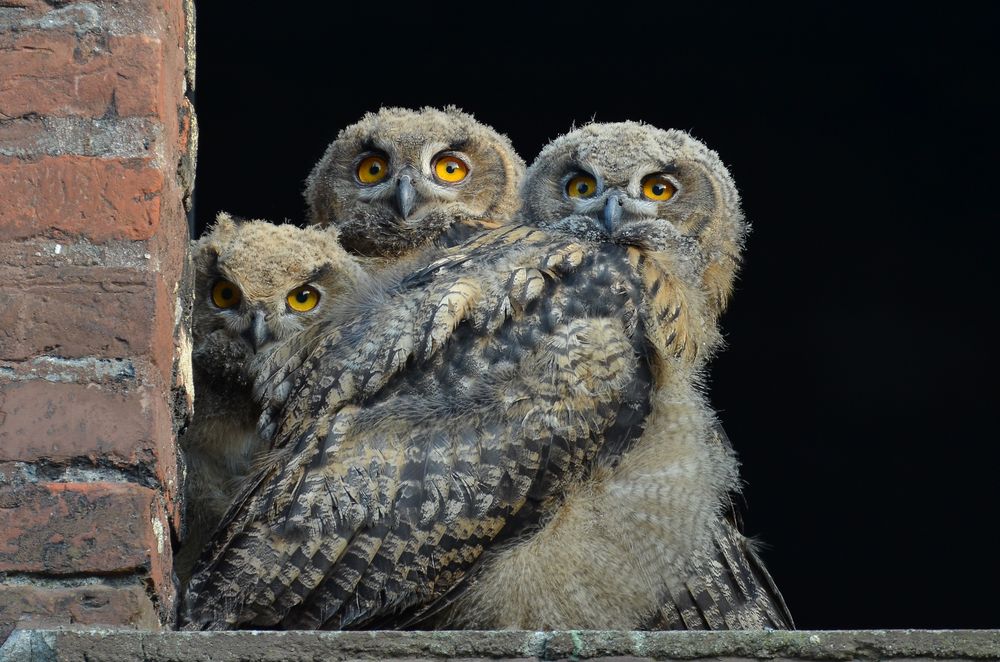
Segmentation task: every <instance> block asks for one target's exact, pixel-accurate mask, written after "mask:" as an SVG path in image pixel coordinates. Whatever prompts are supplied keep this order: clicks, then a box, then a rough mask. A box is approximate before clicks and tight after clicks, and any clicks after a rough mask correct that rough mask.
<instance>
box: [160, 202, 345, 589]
mask: <svg viewBox="0 0 1000 662" xmlns="http://www.w3.org/2000/svg"><path fill="white" fill-rule="evenodd" d="M192 252H193V255H194V263H195V269H196V276H195V279H196V282H195V305H194V315H193V336H194V352H193V356H192V359H193V361H192V362H193V367H194V377H195V413H194V419H193V420H192V422H191V425H190V427H189V428H188V429H187V431H186V432H185V434H184V436H182V437H181V440H180V443H181V448H182V450H183V451H184V454H185V458H186V460H187V479H186V482H185V492H186V503H187V527H188V532H187V537H186V539H185V543H184V546H183V548H182V549H181V550H180V553H179V554H178V556H177V557H176V559H175V563H174V566H175V569H176V571H177V575H178V577H179V578H180V579H181V581H182V582H186V581H187V579H188V577H189V576H190V573H191V567H192V566H193V565H194V562H195V559H196V558H197V555H198V552H199V551H200V550H201V547H202V546H203V545H204V543H205V542H207V540H208V538H209V536H210V535H211V533H212V531H213V530H214V529H215V526H216V524H218V522H219V520H220V519H221V517H222V514H223V513H224V512H225V511H226V508H228V507H229V505H230V503H232V500H233V496H234V493H235V490H236V486H237V485H238V482H239V480H240V479H241V478H243V477H244V476H245V475H246V474H247V472H248V471H249V468H250V465H251V461H252V459H253V457H254V456H255V455H256V454H257V453H259V452H260V451H262V450H264V449H265V445H264V444H263V443H262V442H261V440H260V438H259V437H258V435H257V430H256V426H257V418H258V417H259V416H260V408H259V407H258V406H257V405H256V404H254V402H253V397H252V393H251V385H252V382H253V376H252V374H250V371H249V367H250V360H251V359H252V358H253V357H254V356H255V355H257V354H259V353H261V352H265V351H267V350H268V349H269V348H271V347H273V346H274V344H275V343H277V342H279V341H281V340H284V339H286V338H288V337H290V336H291V335H292V334H294V333H296V332H298V331H301V330H302V329H305V328H307V327H309V326H310V325H312V324H315V323H316V322H317V321H319V320H320V319H321V317H322V315H324V314H325V313H326V312H327V311H328V310H329V309H330V308H331V306H332V305H333V304H334V302H335V301H336V300H337V298H338V297H339V296H341V295H342V294H343V293H344V292H345V291H347V290H349V289H353V288H355V287H357V286H358V285H359V283H360V282H361V281H362V279H363V278H364V274H363V272H362V270H361V268H360V267H359V266H358V264H357V262H356V260H355V259H354V258H352V257H351V256H349V255H348V254H347V253H346V252H345V251H344V249H343V248H342V247H341V246H340V244H338V243H337V235H336V231H335V230H320V229H317V228H308V229H304V230H303V229H300V228H297V227H295V226H293V225H273V224H271V223H268V222H266V221H237V220H234V219H233V218H231V217H230V216H229V215H228V214H226V213H220V214H219V215H218V218H217V219H216V223H215V225H214V226H213V227H212V228H211V229H210V231H209V232H207V233H206V234H205V235H204V236H202V238H201V239H200V240H198V241H197V242H192Z"/></svg>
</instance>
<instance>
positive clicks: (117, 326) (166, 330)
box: [0, 266, 176, 383]
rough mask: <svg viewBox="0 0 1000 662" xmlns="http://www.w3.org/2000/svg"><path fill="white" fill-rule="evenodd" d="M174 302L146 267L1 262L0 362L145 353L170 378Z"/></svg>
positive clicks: (169, 292)
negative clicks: (19, 265)
mask: <svg viewBox="0 0 1000 662" xmlns="http://www.w3.org/2000/svg"><path fill="white" fill-rule="evenodd" d="M175 299H176V296H175V295H174V293H173V292H171V291H170V290H168V288H167V286H166V285H165V284H164V283H163V281H162V278H161V277H160V275H159V274H157V273H152V272H149V271H140V270H136V269H127V268H101V267H76V266H62V267H55V266H51V267H33V268H26V269H22V270H16V269H13V268H10V267H2V266H0V359H8V360H24V359H28V358H31V357H32V356H36V355H41V354H47V355H54V356H60V357H63V358H78V357H84V356H98V357H143V356H148V357H150V358H151V361H152V364H153V365H154V366H156V367H157V368H158V369H159V370H160V374H161V375H162V376H163V380H164V382H165V383H170V380H171V376H172V375H171V370H172V367H173V354H174V347H173V331H174V319H173V313H174V310H173V309H174V307H175Z"/></svg>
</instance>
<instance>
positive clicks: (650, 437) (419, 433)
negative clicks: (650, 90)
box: [184, 124, 745, 629]
mask: <svg viewBox="0 0 1000 662" xmlns="http://www.w3.org/2000/svg"><path fill="white" fill-rule="evenodd" d="M581 131H582V132H583V133H582V134H581V133H571V134H569V135H568V136H566V137H565V138H564V139H562V140H561V141H557V142H556V143H554V146H553V148H551V149H549V150H547V151H546V152H545V153H544V154H543V155H542V156H541V157H540V158H539V160H538V161H537V162H536V166H535V167H534V168H533V173H534V175H533V178H529V180H528V182H527V189H526V192H527V195H528V198H527V200H528V204H527V207H526V208H527V212H528V215H529V217H530V218H531V220H532V221H533V225H511V226H507V227H501V228H498V229H496V230H493V231H491V232H488V233H485V234H480V235H478V236H475V237H473V238H471V239H469V240H468V241H467V242H465V243H464V244H462V245H459V246H457V247H455V248H453V249H450V250H447V251H444V252H443V253H442V254H441V256H440V257H439V258H438V259H436V260H435V261H434V262H432V263H430V264H428V265H426V267H425V268H422V269H420V270H418V271H416V272H415V273H412V274H410V275H408V276H406V277H403V278H401V279H399V280H398V281H396V282H394V283H392V284H391V285H389V286H387V287H386V289H385V290H384V291H383V292H381V293H379V295H378V296H375V297H372V298H370V299H369V300H368V301H367V306H366V314H365V315H364V316H353V317H351V316H342V317H338V316H336V315H335V316H333V317H331V318H329V319H328V320H326V321H324V322H322V323H321V324H318V325H316V326H314V327H312V328H311V329H309V330H307V331H306V332H304V333H302V334H300V335H299V336H297V337H296V338H294V339H292V340H291V341H290V342H288V343H286V344H284V345H283V346H282V347H280V348H278V349H276V350H275V352H273V353H272V354H271V355H269V356H268V357H267V359H266V361H265V362H264V366H263V368H262V370H261V372H260V374H259V377H258V387H259V389H260V395H261V399H262V400H261V401H262V403H264V404H265V405H266V411H265V413H264V415H263V416H262V419H261V422H262V425H261V431H262V434H264V435H265V436H266V437H267V438H268V439H272V440H273V441H272V445H273V448H274V449H275V452H274V453H273V454H272V455H271V456H270V457H269V462H268V463H266V464H262V465H261V466H260V468H259V470H258V471H257V472H256V473H255V474H254V475H253V477H252V478H251V479H250V480H249V481H248V482H247V489H246V491H245V492H243V493H242V494H241V496H240V498H239V499H238V501H237V502H236V503H235V504H234V507H233V508H232V509H231V510H230V511H229V513H228V514H227V516H226V519H225V521H224V522H223V524H222V526H221V527H220V529H219V530H218V532H217V535H216V537H215V539H214V540H213V541H212V543H211V544H210V545H209V547H208V549H207V550H206V553H205V555H204V556H203V557H202V559H201V561H200V563H199V567H198V569H197V571H196V574H195V576H194V578H193V579H192V583H191V590H190V591H189V592H188V595H187V601H186V610H185V614H184V617H185V618H186V619H187V621H188V625H187V626H186V627H188V628H190V629H225V628H235V627H282V628H356V627H396V626H409V625H422V624H425V623H428V622H429V620H430V619H434V618H436V617H437V616H440V615H442V614H445V615H448V614H447V612H448V610H449V609H454V608H460V607H461V606H462V605H463V596H465V595H466V594H467V593H468V592H470V591H473V592H476V594H477V595H478V596H479V598H478V599H477V598H476V597H475V595H473V596H472V597H471V598H470V601H469V602H468V603H466V604H468V605H470V606H471V607H475V608H483V609H484V613H485V616H484V618H486V619H489V618H492V617H493V616H495V614H496V610H495V609H494V608H493V607H494V606H495V605H496V604H497V601H495V600H493V599H492V598H491V597H490V596H489V595H487V593H488V591H484V590H483V587H485V586H492V587H495V586H496V581H492V580H491V579H490V577H493V578H496V577H497V576H502V577H505V578H506V579H507V580H509V581H513V582H514V583H520V584H524V583H525V582H526V581H531V580H532V579H533V576H532V575H528V574H525V575H519V574H518V573H517V572H516V571H515V572H513V573H511V574H506V575H497V574H496V573H497V572H498V569H500V568H510V567H512V566H511V565H509V564H507V563H506V562H505V559H506V558H507V557H505V555H504V552H505V550H511V549H514V550H522V549H524V548H525V546H526V545H530V544H531V543H532V541H533V540H536V539H539V538H538V537H539V535H541V534H542V532H546V531H548V532H551V530H552V529H553V528H559V527H558V526H555V527H553V526H552V525H553V523H555V522H557V521H558V520H559V518H560V517H561V516H566V513H567V510H566V506H567V504H570V507H571V510H572V504H574V503H579V504H580V506H581V510H583V511H591V512H597V515H598V516H597V518H596V521H598V522H606V521H607V519H606V516H607V515H608V514H610V513H611V512H612V510H611V509H609V510H608V512H607V513H605V512H604V511H603V509H598V508H597V507H596V505H594V504H598V503H609V504H611V506H610V507H609V508H613V513H614V515H615V516H617V517H621V518H622V519H623V522H628V523H635V525H634V526H631V527H630V526H617V527H616V528H614V529H613V530H614V532H615V533H616V535H621V536H622V540H621V541H619V542H618V544H616V545H613V546H603V545H600V544H598V545H595V546H593V547H592V549H594V550H595V551H596V550H598V549H602V550H604V552H605V553H604V554H602V555H601V556H600V557H599V558H595V559H592V560H590V562H589V566H588V569H587V571H586V572H587V575H586V576H589V577H591V578H593V577H592V573H594V572H595V571H596V570H597V569H598V568H601V569H602V570H603V572H604V573H605V574H606V575H608V576H611V577H613V576H614V575H615V574H616V573H618V572H620V571H622V570H621V569H622V568H627V571H628V572H632V571H633V570H635V571H636V572H637V573H638V574H637V579H636V580H635V581H634V582H632V586H630V588H629V591H628V594H627V597H626V600H625V601H624V602H626V603H627V604H624V605H623V604H621V603H620V602H619V603H618V604H616V605H614V607H615V608H614V609H609V611H608V612H607V615H606V617H605V618H604V620H600V618H599V616H600V615H595V613H594V612H595V611H596V610H595V609H588V610H579V609H577V607H578V606H579V605H580V603H581V602H585V601H586V600H587V599H588V594H589V595H591V596H593V598H594V600H595V604H599V605H602V606H603V605H606V604H608V603H609V600H608V599H607V598H608V597H609V596H607V595H602V594H601V592H602V591H603V592H605V593H606V592H607V591H608V590H609V583H608V582H602V583H600V584H594V582H592V581H577V580H576V579H575V578H574V577H573V576H572V573H569V576H567V573H566V570H567V568H565V567H564V568H561V569H560V570H561V571H562V574H561V575H559V576H560V577H565V582H567V583H566V584H565V586H563V587H562V588H563V589H564V590H562V592H561V595H563V596H566V595H567V594H573V593H577V594H579V595H570V596H569V597H570V598H571V599H570V601H569V602H568V605H569V608H568V609H559V607H558V605H554V606H553V607H552V609H553V611H552V612H551V613H546V614H545V615H544V618H545V619H546V620H544V621H543V620H541V619H539V620H538V621H537V622H538V623H539V626H542V627H546V626H547V627H578V626H584V624H586V626H591V625H599V626H600V625H607V626H611V625H617V624H619V623H629V624H631V625H633V626H635V625H637V624H638V623H639V622H640V621H642V620H649V619H652V618H654V617H655V615H656V611H657V609H658V607H659V605H660V604H661V601H662V600H663V599H665V598H666V597H667V595H668V590H669V589H671V588H673V587H675V586H679V585H683V584H684V582H685V580H686V579H687V578H688V577H689V576H690V573H691V572H692V571H696V570H697V564H696V563H695V562H694V559H697V558H700V557H701V556H705V557H708V556H710V555H711V553H712V550H713V546H714V544H715V542H714V530H715V527H716V526H717V525H719V522H720V521H723V519H724V518H723V513H724V508H725V504H726V498H727V495H728V493H729V491H731V490H733V489H735V485H736V482H735V481H736V469H735V460H734V459H733V457H732V454H731V453H729V452H728V450H727V449H726V448H725V447H724V445H722V444H718V443H715V441H714V439H713V438H712V437H711V434H710V431H711V424H712V422H713V420H714V419H713V417H712V414H711V411H710V410H708V408H707V406H706V405H705V404H704V402H703V400H701V399H700V397H699V396H698V392H697V390H696V389H695V388H694V384H695V378H696V376H697V375H698V374H700V370H701V366H702V365H703V363H704V360H705V359H704V357H705V356H706V355H708V354H710V353H711V352H712V351H713V349H714V348H715V347H717V345H718V343H719V333H718V330H717V328H716V325H715V323H714V321H715V318H716V316H717V314H718V312H719V309H720V307H721V304H720V302H723V301H724V299H725V297H724V296H720V295H721V294H722V292H723V290H724V289H725V288H723V287H720V285H719V284H720V283H724V282H725V278H724V277H722V276H720V275H719V274H722V272H723V271H724V270H723V269H722V268H720V267H717V266H714V265H726V264H728V265H730V267H729V268H730V271H734V270H735V265H736V264H737V263H738V260H739V249H740V246H741V241H742V233H743V232H744V230H745V227H744V224H743V221H742V214H741V213H740V210H739V207H738V204H736V203H737V200H738V197H737V196H736V193H735V189H734V188H732V182H731V180H730V179H729V177H728V174H727V173H726V171H725V169H724V168H723V167H722V165H721V163H720V162H719V161H718V158H717V157H716V155H715V154H714V152H711V151H710V150H708V149H707V148H706V147H705V146H704V145H702V144H701V143H699V142H697V141H695V140H694V139H692V138H691V137H690V136H688V135H687V134H684V133H682V132H663V131H659V130H655V129H652V128H651V127H643V126H642V125H636V124H623V125H608V126H603V125H594V126H591V127H587V128H586V129H583V130H581ZM543 198H544V199H545V200H542V199H543ZM724 226H728V227H729V229H726V228H725V227H724ZM711 269H715V270H716V272H717V275H716V276H714V277H712V278H708V277H707V276H706V275H707V274H709V273H711ZM723 275H724V274H723ZM726 292H728V290H726ZM675 399H676V400H678V401H679V402H680V404H681V407H679V408H676V407H672V403H673V400H675ZM685 430H686V431H685ZM661 444H662V445H668V446H670V448H671V449H672V450H671V451H670V452H668V453H665V452H662V451H661V449H660V448H659V445H661ZM640 479H643V480H640ZM661 487H662V488H663V489H662V490H660V491H661V494H657V491H658V490H659V489H660V488H661ZM587 492H592V493H594V494H595V498H594V499H590V500H588V499H583V500H579V499H577V497H578V496H580V495H581V494H585V493H587ZM629 494H631V498H632V499H633V503H637V504H639V505H641V506H642V507H643V508H645V510H643V511H639V512H637V513H635V515H636V517H635V518H630V515H631V514H632V513H630V512H629V511H628V510H627V504H628V503H629V501H628V496H629ZM643 494H648V498H646V499H645V500H644V501H643V500H642V495H643ZM588 504H591V505H588ZM623 506H626V508H623ZM568 515H569V516H571V515H573V513H572V512H570V513H568ZM569 516H566V517H567V519H568V521H567V525H568V526H570V527H571V528H572V527H575V530H576V531H577V532H578V533H582V532H583V530H582V529H580V528H579V527H576V525H575V524H574V523H573V521H572V520H573V517H569ZM636 518H642V520H641V521H638V522H637V521H636ZM591 519H592V520H593V518H591ZM540 540H541V542H543V543H544V544H543V546H542V547H543V549H546V550H549V551H551V550H550V548H551V547H552V545H551V544H549V543H548V542H546V541H553V540H555V539H554V538H552V537H551V536H548V537H546V538H542V539H540ZM570 542H573V541H570ZM580 543H586V540H580V539H576V540H575V544H576V547H575V548H576V549H581V547H580ZM640 547H642V548H644V550H645V551H642V552H641V553H640V552H639V551H637V548H640ZM555 551H558V550H555ZM657 552H664V554H663V555H662V556H663V558H662V559H660V558H659V556H658V554H657ZM552 553H555V552H552ZM629 555H632V558H628V556H629ZM525 558H526V562H527V563H529V564H534V566H535V567H538V563H537V558H536V557H534V555H532V554H527V555H526V557H525ZM561 558H563V559H566V558H568V557H567V555H563V556H562V557H561ZM644 563H651V564H652V565H650V566H649V567H644V565H643V564H644ZM483 573H487V574H486V575H483ZM477 579H480V581H478V582H477ZM546 586H548V585H546ZM500 588H502V589H504V590H503V591H501V595H502V596H506V595H509V594H510V592H509V590H506V589H509V587H500ZM527 588H528V589H529V590H530V589H531V587H530V586H527ZM581 598H582V599H581ZM513 604H515V606H516V605H517V604H518V603H516V602H515V603H513ZM578 618H579V620H577V619H578ZM456 620H460V619H456ZM468 620H469V621H472V620H474V619H468Z"/></svg>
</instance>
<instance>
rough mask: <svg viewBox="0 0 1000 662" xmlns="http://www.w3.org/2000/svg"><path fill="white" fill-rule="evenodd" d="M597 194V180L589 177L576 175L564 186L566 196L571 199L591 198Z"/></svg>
mask: <svg viewBox="0 0 1000 662" xmlns="http://www.w3.org/2000/svg"><path fill="white" fill-rule="evenodd" d="M595 193H597V180H596V179H594V178H593V177H591V176H590V175H577V176H576V177H574V178H573V179H571V180H569V183H568V184H566V195H568V196H569V197H571V198H592V197H594V194H595Z"/></svg>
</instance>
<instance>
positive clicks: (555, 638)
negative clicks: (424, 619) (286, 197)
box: [0, 630, 1000, 662]
mask: <svg viewBox="0 0 1000 662" xmlns="http://www.w3.org/2000/svg"><path fill="white" fill-rule="evenodd" d="M417 659H422V660H437V659H464V660H470V661H471V660H496V659H508V660H511V659H516V660H601V659H604V660H608V659H616V660H694V659H722V660H732V661H736V660H762V659H764V660H769V659H782V660H885V659H893V660H956V659H958V660H995V659H1000V631H997V630H842V631H795V632H781V631H771V632H601V631H569V632H523V631H503V632H470V631H454V632H447V631H437V632H301V631H297V632H251V631H243V632H144V631H135V630H132V631H127V630H17V631H15V632H14V633H13V634H11V635H10V638H9V639H8V640H7V642H6V643H5V644H4V645H3V646H2V647H0V662H7V661H8V660H10V661H11V662H13V661H14V660H18V661H19V662H20V661H22V660H23V661H25V662H55V661H59V662H63V661H66V662H69V661H76V660H81V661H82V660H101V661H103V662H116V661H119V660H121V661H125V660H129V661H133V660H135V661H153V660H156V661H158V662H159V661H171V660H177V661H180V660H221V661H226V660H262V661H270V660H274V661H278V660H417Z"/></svg>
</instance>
